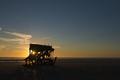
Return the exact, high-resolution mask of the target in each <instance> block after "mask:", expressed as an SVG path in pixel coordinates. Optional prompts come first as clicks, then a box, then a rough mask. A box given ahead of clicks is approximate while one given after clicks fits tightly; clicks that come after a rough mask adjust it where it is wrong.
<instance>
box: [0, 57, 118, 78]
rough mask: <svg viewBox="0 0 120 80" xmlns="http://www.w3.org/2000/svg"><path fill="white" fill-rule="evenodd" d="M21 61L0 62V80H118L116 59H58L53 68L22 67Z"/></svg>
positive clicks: (41, 66)
mask: <svg viewBox="0 0 120 80" xmlns="http://www.w3.org/2000/svg"><path fill="white" fill-rule="evenodd" d="M24 64H25V63H24V61H22V60H20V61H19V60H17V61H16V60H13V61H12V60H11V61H4V60H1V61H0V80H116V79H117V80H118V79H120V76H119V75H120V59H118V58H108V59H106V58H103V59H101V58H100V59H97V58H94V59H93V58H89V59H88V58H72V59H71V58H69V59H68V58H60V59H59V58H58V60H57V61H56V64H55V65H54V66H51V65H40V66H35V67H26V66H24Z"/></svg>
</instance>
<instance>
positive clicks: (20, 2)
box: [0, 0, 120, 56]
mask: <svg viewBox="0 0 120 80" xmlns="http://www.w3.org/2000/svg"><path fill="white" fill-rule="evenodd" d="M119 4H120V1H119V0H0V27H1V28H2V29H3V30H4V31H10V32H18V33H24V34H30V35H32V36H33V38H32V41H37V40H39V39H40V38H41V37H50V38H52V41H53V42H54V43H55V44H56V45H59V46H60V47H61V48H60V51H61V52H63V53H65V52H66V53H70V52H71V55H70V56H87V54H88V55H89V56H104V54H100V53H96V54H92V52H94V51H98V52H99V50H100V51H101V53H102V52H109V51H111V50H112V51H113V52H114V51H116V54H115V56H118V53H119V52H120V5H119ZM0 37H1V36H0ZM104 50H105V51H104ZM86 51H87V52H86ZM80 52H81V53H82V52H83V53H84V54H85V55H84V54H80ZM85 52H86V53H85ZM117 52H118V53H117ZM72 53H73V54H72ZM61 54H62V53H61ZM61 54H60V53H59V55H61ZM111 54H113V56H114V53H111ZM106 55H107V56H109V54H106ZM61 56H64V54H62V55H61ZM65 56H69V54H65ZM119 56H120V54H119Z"/></svg>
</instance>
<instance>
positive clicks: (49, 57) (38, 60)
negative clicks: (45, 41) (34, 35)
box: [24, 44, 57, 65]
mask: <svg viewBox="0 0 120 80" xmlns="http://www.w3.org/2000/svg"><path fill="white" fill-rule="evenodd" d="M53 53H54V48H52V46H49V45H39V44H30V47H29V56H28V57H27V58H25V59H24V60H25V63H26V65H43V64H49V65H54V64H55V62H56V59H57V57H53Z"/></svg>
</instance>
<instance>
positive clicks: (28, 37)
mask: <svg viewBox="0 0 120 80" xmlns="http://www.w3.org/2000/svg"><path fill="white" fill-rule="evenodd" d="M4 32H5V33H7V34H10V35H13V36H16V37H19V38H23V39H31V38H32V35H28V34H23V33H17V32H7V31H4Z"/></svg>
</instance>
